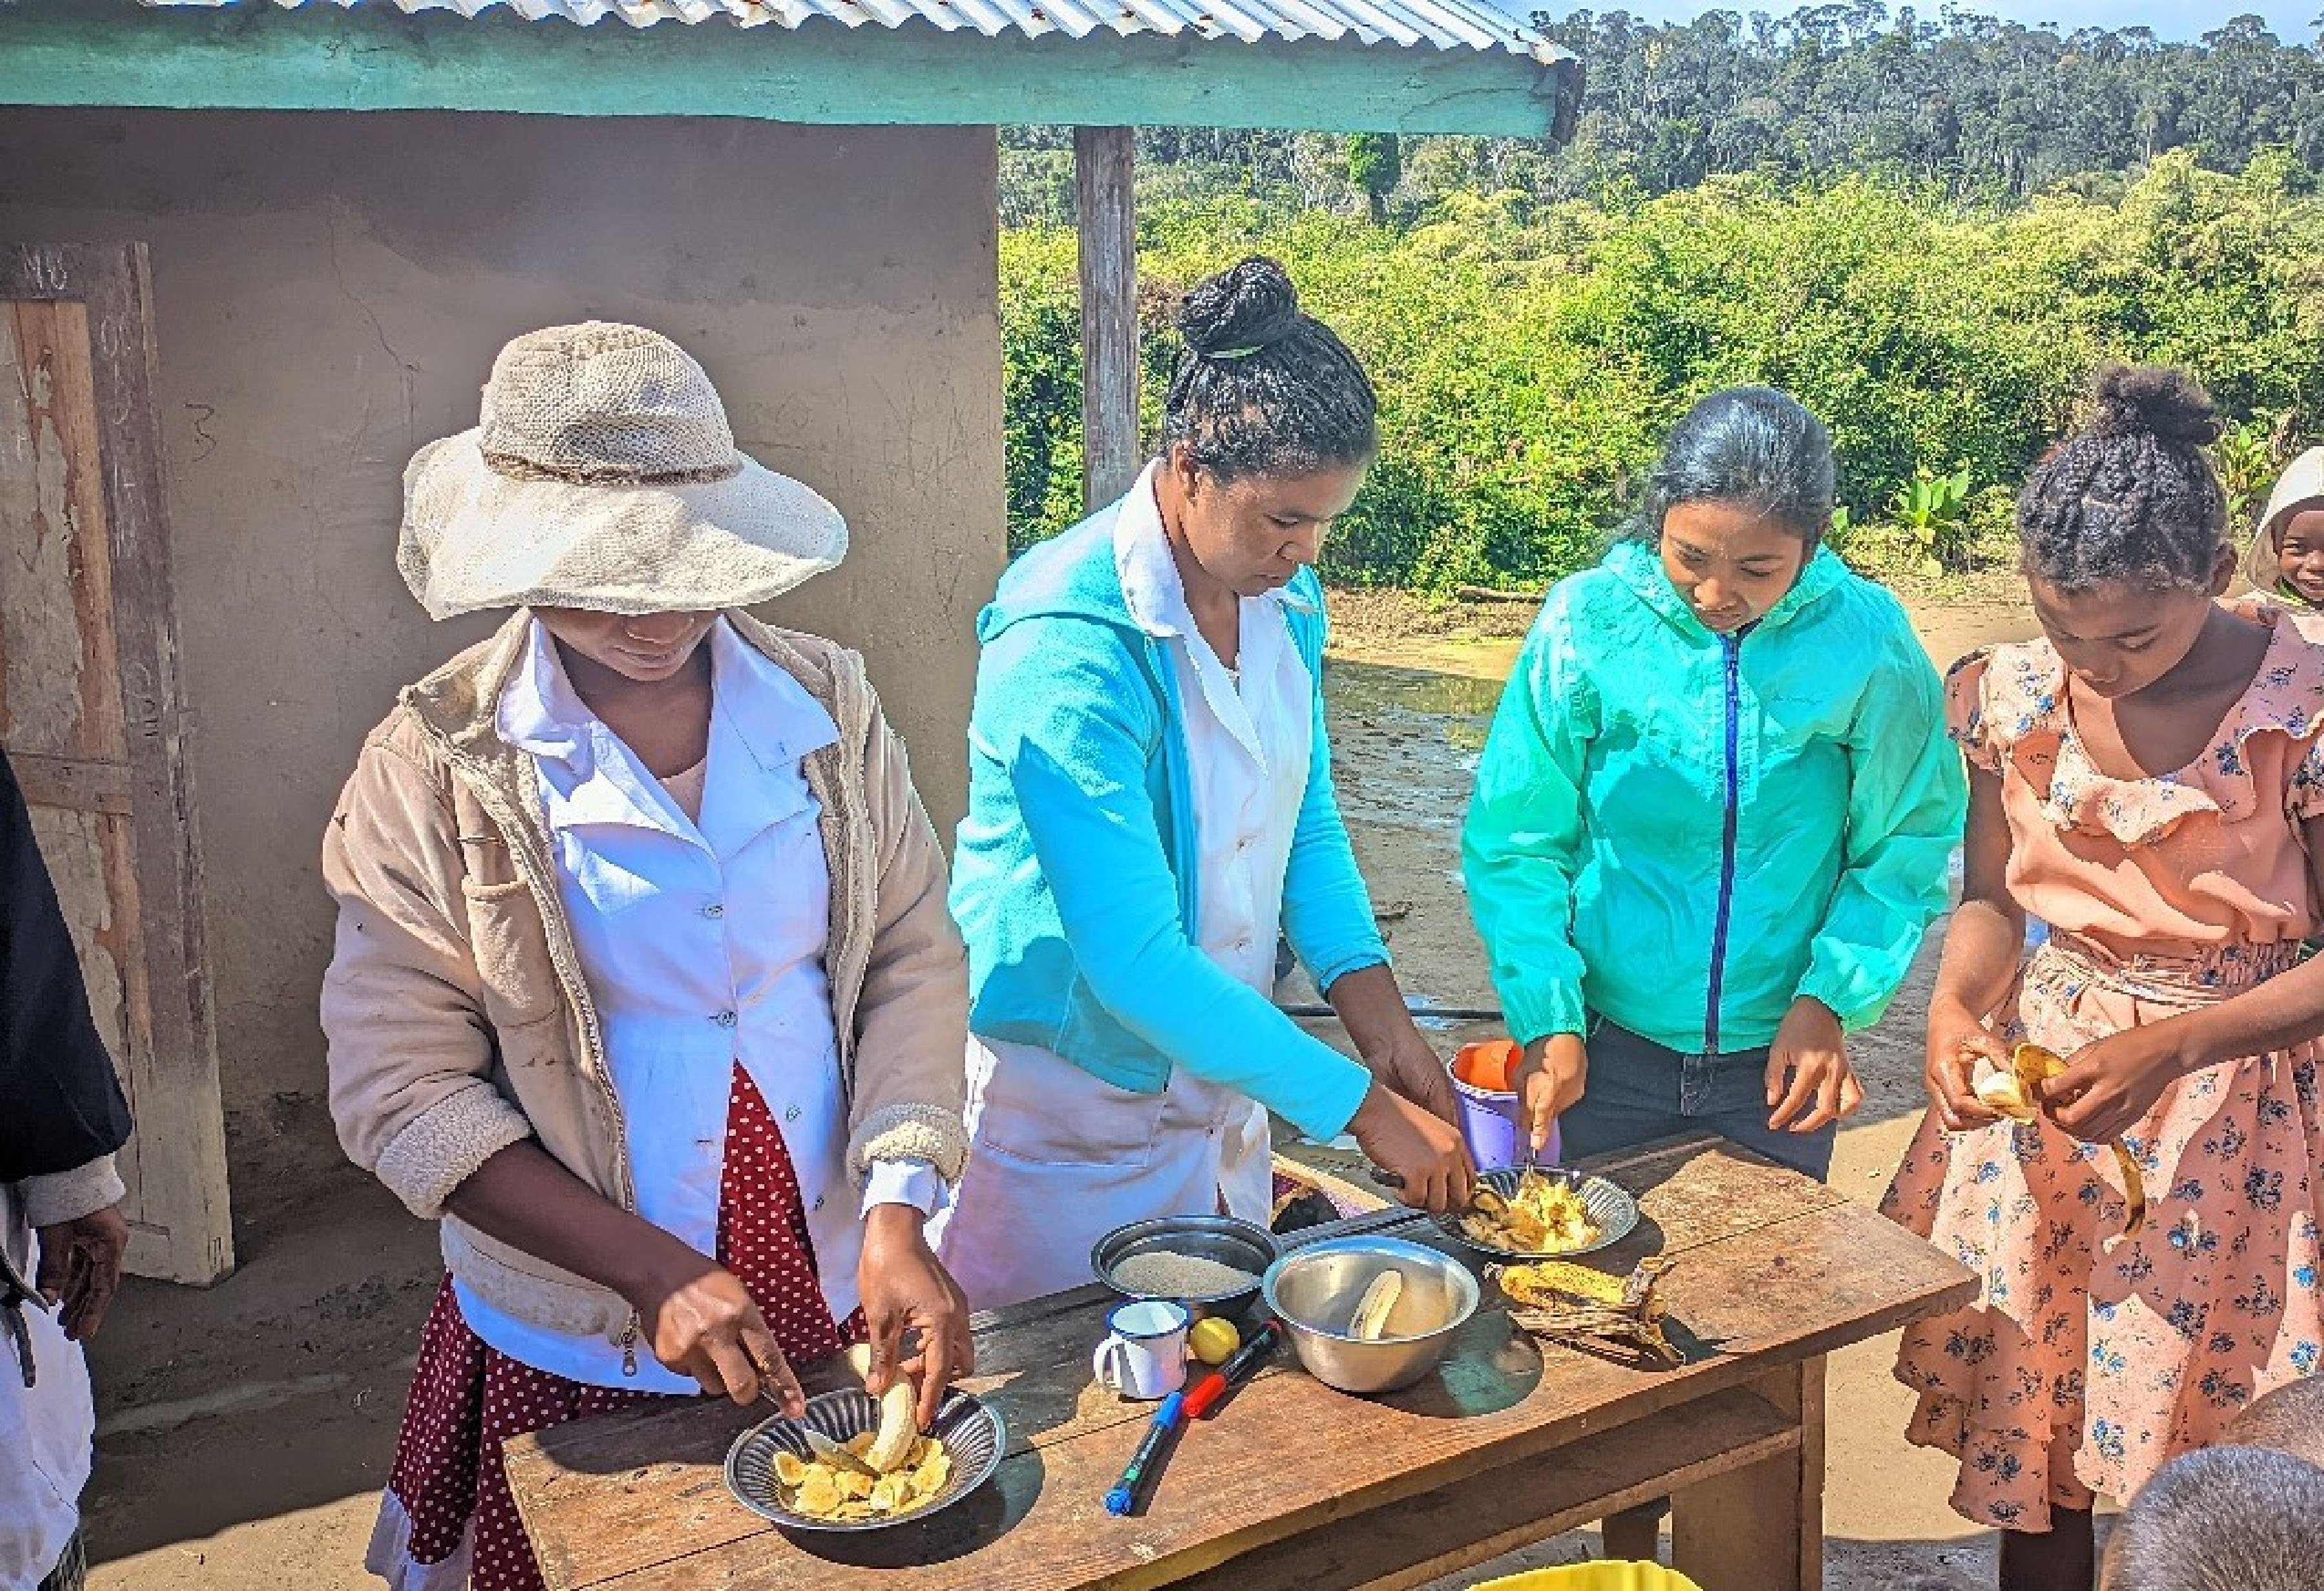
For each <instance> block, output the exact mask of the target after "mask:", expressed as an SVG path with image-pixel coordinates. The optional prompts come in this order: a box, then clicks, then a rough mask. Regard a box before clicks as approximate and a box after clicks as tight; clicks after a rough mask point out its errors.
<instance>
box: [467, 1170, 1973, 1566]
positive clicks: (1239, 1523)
mask: <svg viewBox="0 0 2324 1591" xmlns="http://www.w3.org/2000/svg"><path fill="white" fill-rule="evenodd" d="M1592 1169H1594V1170H1600V1171H1601V1172H1603V1173H1605V1174H1606V1175H1608V1176H1610V1177H1612V1178H1613V1179H1615V1180H1616V1181H1618V1182H1619V1183H1621V1184H1622V1185H1623V1186H1625V1187H1627V1188H1628V1189H1630V1190H1631V1191H1632V1192H1634V1193H1636V1194H1637V1196H1638V1202H1639V1205H1640V1207H1641V1209H1642V1211H1643V1215H1644V1218H1643V1220H1642V1221H1641V1223H1640V1226H1639V1228H1638V1230H1637V1232H1636V1233H1634V1234H1632V1235H1630V1236H1629V1237H1628V1238H1627V1239H1625V1240H1624V1241H1623V1242H1622V1243H1621V1244H1618V1245H1616V1246H1615V1247H1613V1248H1610V1249H1609V1250H1606V1251H1605V1252H1604V1253H1600V1254H1598V1255H1595V1256H1592V1259H1591V1263H1596V1264H1600V1265H1602V1266H1603V1267H1604V1268H1606V1269H1607V1270H1609V1271H1612V1272H1617V1273H1619V1272H1626V1271H1627V1270H1628V1268H1629V1267H1630V1266H1631V1264H1633V1263H1635V1262H1636V1261H1637V1260H1638V1259H1639V1258H1641V1257H1643V1256H1645V1255H1647V1254H1652V1253H1663V1254H1670V1255H1679V1256H1683V1262H1682V1263H1680V1264H1679V1265H1678V1267H1677V1268H1676V1269H1675V1270H1674V1271H1673V1272H1671V1273H1670V1274H1669V1276H1668V1277H1667V1278H1666V1279H1665V1281H1664V1282H1663V1285H1662V1291H1663V1296H1664V1297H1665V1299H1666V1300H1668V1303H1669V1307H1670V1313H1671V1318H1672V1322H1673V1323H1674V1326H1675V1327H1677V1328H1678V1329H1677V1330H1674V1333H1673V1335H1674V1338H1676V1339H1677V1340H1680V1341H1681V1342H1682V1343H1683V1344H1684V1345H1685V1346H1688V1348H1689V1350H1690V1360H1689V1363H1687V1364H1684V1365H1683V1366H1681V1367H1680V1368H1678V1369H1675V1370H1669V1371H1651V1370H1639V1369H1635V1368H1631V1367H1628V1366H1627V1365H1625V1364H1618V1363H1614V1362H1611V1361H1609V1360H1608V1359H1604V1358H1600V1357H1597V1356H1595V1355H1587V1354H1582V1353H1577V1352H1572V1351H1569V1350H1565V1349H1561V1348H1555V1347H1552V1348H1548V1349H1543V1348H1541V1347H1539V1346H1536V1345H1535V1343H1534V1341H1533V1340H1532V1339H1531V1338H1529V1337H1525V1336H1523V1335H1522V1334H1519V1333H1517V1332H1515V1331H1514V1330H1513V1329H1512V1327H1510V1325H1509V1322H1508V1317H1507V1316H1506V1314H1505V1313H1503V1311H1502V1310H1501V1309H1499V1308H1496V1307H1494V1305H1495V1302H1496V1296H1495V1294H1494V1293H1493V1291H1492V1290H1490V1289H1488V1290H1487V1295H1486V1298H1487V1301H1486V1305H1485V1307H1483V1308H1481V1309H1479V1311H1478V1312H1477V1314H1476V1316H1475V1317H1474V1318H1472V1319H1471V1321H1470V1322H1469V1324H1468V1326H1467V1327H1465V1328H1464V1329H1463V1332H1462V1337H1461V1338H1460V1339H1459V1341H1458V1342H1457V1343H1456V1345H1455V1346H1454V1348H1453V1351H1452V1354H1451V1355H1450V1356H1449V1357H1448V1359H1447V1360H1446V1363H1445V1364H1444V1366H1443V1370H1442V1372H1441V1373H1440V1374H1436V1375H1434V1376H1431V1377H1430V1378H1429V1379H1428V1380H1426V1381H1425V1382H1423V1383H1421V1384H1420V1385H1419V1386H1417V1387H1415V1388H1412V1389H1410V1390H1409V1391H1406V1392H1397V1393H1392V1394H1389V1395H1387V1396H1384V1397H1378V1398H1354V1397H1350V1396H1347V1395H1345V1394H1342V1393H1340V1392H1333V1391H1332V1390H1331V1389H1330V1388H1328V1387H1325V1386H1324V1385H1323V1384H1322V1383H1319V1382H1316V1381H1314V1380H1313V1379H1311V1378H1310V1377H1308V1376H1307V1375H1305V1374H1302V1373H1299V1372H1298V1371H1296V1368H1294V1367H1293V1361H1292V1358H1291V1355H1290V1354H1289V1352H1288V1350H1287V1349H1286V1351H1285V1352H1284V1353H1283V1354H1281V1355H1278V1356H1277V1362H1276V1364H1275V1365H1274V1366H1272V1367H1271V1368H1270V1369H1268V1371H1267V1372H1265V1373H1264V1374H1261V1375H1260V1376H1259V1378H1258V1379H1257V1380H1256V1381H1254V1382H1253V1383H1251V1384H1250V1386H1248V1387H1246V1388H1245V1389H1243V1391H1242V1392H1240V1394H1239V1395H1238V1396H1236V1397H1235V1398H1234V1399H1233V1400H1231V1401H1230V1402H1229V1403H1228V1404H1227V1405H1225V1406H1224V1407H1223V1408H1222V1410H1221V1411H1219V1412H1218V1413H1217V1414H1216V1415H1215V1416H1214V1417H1213V1419H1210V1420H1204V1421H1203V1422H1201V1423H1200V1424H1199V1425H1198V1426H1196V1427H1195V1428H1194V1429H1192V1430H1189V1431H1188V1432H1186V1433H1185V1437H1184V1438H1183V1439H1182V1440H1181V1441H1180V1443H1179V1444H1178V1447H1177V1449H1176V1453H1175V1454H1174V1456H1173V1457H1171V1459H1170V1461H1169V1466H1168V1467H1167V1470H1166V1471H1165V1472H1164V1474H1163V1475H1162V1477H1161V1480H1160V1482H1159V1483H1158V1484H1157V1485H1156V1486H1155V1487H1154V1490H1153V1494H1152V1496H1151V1499H1150V1501H1149V1502H1148V1505H1147V1507H1146V1510H1145V1512H1143V1513H1142V1514H1141V1515H1140V1516H1139V1517H1136V1518H1132V1519H1115V1518H1112V1517H1111V1516H1110V1515H1108V1514H1107V1513H1106V1512H1105V1509H1104V1504H1103V1502H1102V1499H1103V1497H1104V1494H1105V1492H1106V1490H1107V1488H1108V1487H1110V1486H1111V1485H1113V1483H1114V1481H1115V1480H1116V1479H1117V1478H1118V1477H1119V1476H1120V1473H1121V1466H1122V1465H1123V1464H1124V1463H1125V1462H1126V1461H1127V1460H1128V1459H1129V1457H1130V1452H1131V1450H1132V1449H1133V1448H1135V1447H1136V1446H1137V1444H1138V1441H1139V1437H1140V1436H1141V1435H1142V1434H1143V1431H1144V1427H1145V1425H1146V1422H1147V1420H1148V1416H1149V1414H1150V1412H1151V1407H1152V1406H1151V1405H1147V1404H1131V1403H1124V1402H1122V1401H1120V1400H1119V1399H1117V1398H1116V1397H1114V1396H1113V1395H1112V1394H1111V1393H1110V1392H1103V1391H1101V1390H1099V1389H1097V1388H1095V1387H1093V1385H1092V1384H1091V1381H1090V1374H1089V1356H1090V1352H1091V1350H1092V1348H1093V1347H1094V1346H1095V1345H1096V1342H1097V1339H1098V1338H1099V1337H1101V1336H1102V1335H1103V1331H1104V1327H1103V1324H1102V1318H1103V1314H1104V1311H1105V1309H1106V1308H1107V1307H1108V1306H1109V1305H1110V1304H1111V1302H1113V1301H1115V1300H1113V1297H1112V1295H1111V1294H1110V1293H1107V1292H1105V1291H1103V1290H1101V1289H1099V1288H1096V1287H1094V1286H1093V1287H1090V1288H1085V1289H1082V1290H1077V1291H1074V1292H1070V1293H1060V1294H1057V1295H1056V1296H1055V1297H1052V1298H1048V1299H1041V1300H1034V1301H1033V1302H1031V1303H1029V1304H1026V1305H1022V1306H1019V1308H1017V1309H1011V1310H1007V1311H1003V1312H1001V1313H1000V1314H998V1315H994V1316H991V1317H990V1318H986V1319H983V1320H981V1321H980V1323H979V1329H978V1333H977V1352H978V1368H979V1374H977V1375H976V1376H975V1377H974V1378H973V1379H972V1380H970V1381H968V1382H967V1383H964V1385H965V1386H966V1387H967V1388H968V1390H969V1391H971V1392H975V1393H976V1394H978V1395H979V1396H980V1397H983V1398H986V1399H988V1400H990V1401H992V1402H993V1403H994V1404H995V1405H996V1406H997V1407H998V1408H999V1409H1000V1411H1001V1415H1002V1417H1003V1419H1004V1420H1006V1421H1007V1424H1008V1429H1009V1437H1010V1445H1009V1451H1008V1457H1005V1458H1004V1459H1003V1460H1002V1462H1001V1467H1000V1470H999V1472H998V1473H997V1474H996V1475H994V1477H993V1479H992V1480H991V1482H990V1483H988V1484H987V1485H985V1486H984V1487H983V1488H982V1489H981V1491H979V1492H978V1493H977V1494H974V1495H973V1496H971V1497H968V1498H965V1499H964V1500H962V1501H961V1502H959V1503H955V1504H954V1505H953V1506H952V1507H950V1508H948V1509H946V1510H945V1511H944V1512H940V1513H937V1514H934V1515H931V1516H930V1517H929V1518H928V1519H927V1521H926V1522H921V1523H918V1524H910V1525H899V1526H897V1527H895V1528H893V1529H891V1530H889V1531H881V1532H877V1533H875V1534H871V1535H868V1536H854V1537H831V1538H827V1539H811V1538H808V1537H806V1536H785V1535H783V1534H782V1533H780V1532H779V1531H776V1530H775V1529H774V1528H773V1527H772V1526H771V1525H770V1524H768V1523H766V1522H764V1521H761V1519H759V1518H758V1517H757V1516H756V1515H754V1514H752V1513H750V1512H747V1511H745V1510H744V1509H742V1507H741V1506H740V1505H739V1504H737V1503H734V1502H733V1499H732V1498H730V1497H729V1496H728V1495H727V1492H726V1486H725V1481H724V1473H723V1467H722V1466H723V1465H724V1458H725V1453H726V1448H727V1447H728V1446H729V1445H730V1444H731V1443H732V1442H733V1438H735V1436H736V1435H737V1434H738V1433H740V1432H741V1431H742V1430H743V1429H747V1428H748V1427H750V1426H751V1425H752V1424H754V1423H756V1421H757V1420H759V1419H760V1418H761V1414H762V1413H763V1411H759V1412H753V1411H749V1410H741V1409H736V1408H735V1407H733V1405H732V1404H730V1403H725V1402H716V1403H714V1402H710V1401H686V1402H682V1403H679V1402H674V1403H672V1404H671V1405H669V1406H668V1407H666V1408H664V1407H653V1408H647V1409H642V1410H632V1411H625V1412H622V1413H619V1414H613V1415H608V1416H605V1417H604V1418H601V1419H597V1420H586V1421H579V1422H576V1423H575V1424H572V1425H567V1426H562V1427H559V1428H558V1429H553V1430H549V1431H544V1432H541V1433H539V1434H538V1435H536V1436H531V1437H525V1438H518V1439H517V1440H515V1441H512V1442H511V1443H510V1444H509V1445H508V1448H507V1469H508V1475H509V1480H510V1484H511V1485H512V1488H513V1490H514V1492H515V1494H516V1499H517V1503H518V1507H519V1509H520V1511H521V1513H522V1515H523V1517H524V1522H525V1528H526V1530H527V1531H529V1532H530V1535H531V1538H532V1541H533V1546H534V1549H535V1552H536V1553H537V1555H538V1556H539V1560H540V1565H541V1568H542V1572H543V1574H544V1576H545V1577H546V1578H547V1580H548V1583H549V1586H550V1587H551V1588H552V1591H648V1588H649V1587H650V1588H651V1591H808V1588H809V1587H814V1588H816V1591H846V1588H849V1587H856V1586H862V1587H870V1586H879V1587H881V1591H967V1588H969V1587H991V1586H1007V1587H1009V1588H1010V1591H1099V1588H1102V1591H1142V1588H1144V1587H1148V1586H1161V1585H1166V1584H1168V1583H1170V1582H1172V1581H1174V1580H1180V1579H1185V1578H1186V1577H1190V1576H1193V1575H1196V1574H1199V1573H1200V1572H1202V1571H1203V1570H1204V1569H1207V1568H1213V1567H1214V1566H1216V1565H1218V1564H1221V1563H1222V1562H1225V1561H1226V1560H1228V1559H1231V1558H1234V1557H1236V1556H1237V1555H1239V1554H1241V1553H1245V1552H1249V1551H1251V1550H1253V1549H1258V1548H1260V1547H1263V1546H1266V1545H1267V1544H1268V1543H1270V1542H1276V1541H1282V1540H1286V1539H1288V1538H1291V1537H1295V1536H1297V1535H1299V1534H1301V1533H1302V1532H1305V1531H1311V1530H1314V1529H1315V1528H1316V1527H1318V1526H1319V1525H1322V1524H1324V1523H1327V1522H1331V1521H1333V1520H1335V1519H1342V1518H1345V1517H1347V1516H1348V1515H1351V1514H1354V1513H1358V1512H1362V1511H1365V1510H1369V1509H1372V1508H1377V1507H1379V1506H1381V1505H1383V1504H1385V1503H1392V1502H1397V1501H1398V1500H1400V1499H1404V1498H1408V1497H1413V1496H1416V1495H1418V1494H1424V1493H1428V1492H1434V1491H1440V1490H1442V1489H1443V1488H1446V1487H1448V1486H1451V1485H1454V1484H1455V1483H1457V1482H1458V1481H1459V1480H1461V1479H1462V1478H1463V1477H1465V1476H1468V1475H1475V1474H1478V1473H1479V1472H1480V1471H1483V1470H1486V1469H1488V1468H1492V1467H1496V1466H1502V1465H1505V1464H1508V1463H1510V1462H1511V1461H1513V1460H1521V1459H1526V1458H1529V1457H1534V1456H1536V1455H1539V1454H1543V1453H1547V1452H1551V1451H1553V1450H1554V1449H1556V1448H1559V1447H1561V1446H1563V1445H1564V1444H1566V1443H1569V1442H1572V1441H1573V1440H1575V1439H1576V1438H1583V1437H1587V1436H1590V1435H1591V1434H1593V1433H1598V1432H1602V1431H1604V1430H1606V1429H1608V1428H1609V1427H1612V1426H1615V1425H1619V1424H1623V1423H1626V1422H1628V1421H1632V1420H1641V1419H1644V1418H1646V1417H1648V1416H1652V1415H1655V1414H1656V1413H1658V1412H1660V1411H1665V1410H1669V1409H1673V1408H1674V1407H1676V1406H1679V1405H1682V1404H1689V1403H1692V1402H1695V1401H1703V1400H1711V1399H1716V1398H1720V1397H1721V1396H1723V1395H1726V1394H1729V1392H1730V1390H1731V1389H1737V1388H1739V1387H1741V1386H1742V1385H1743V1383H1746V1382H1748V1381H1750V1380H1752V1379H1753V1378H1754V1377H1755V1376H1757V1375H1759V1374H1763V1373H1765V1372H1766V1371H1767V1370H1769V1369H1771V1368H1773V1367H1775V1366H1780V1365H1784V1364H1798V1363H1800V1362H1802V1361H1804V1360H1807V1359H1810V1358H1812V1357H1814V1356H1817V1355H1823V1354H1826V1353H1829V1352H1831V1350H1832V1349H1835V1348H1838V1347H1841V1346H1846V1345H1847V1344H1849V1343H1853V1342H1858V1341H1860V1340H1862V1339H1864V1338H1866V1337H1873V1336H1877V1335H1878V1334H1879V1333H1881V1332H1883V1331H1886V1330H1890V1329H1892V1328H1894V1327H1897V1326H1899V1325H1902V1324H1904V1322H1906V1321H1909V1320H1914V1319H1916V1318H1922V1317H1923V1316H1927V1315H1932V1314H1935V1313H1939V1312H1941V1311H1942V1310H1945V1309H1953V1308H1957V1307H1959V1306H1960V1305H1962V1304H1964V1303H1967V1302H1969V1300H1972V1299H1973V1298H1974V1297H1975V1296H1976V1290H1977V1284H1976V1281H1975V1279H1974V1278H1973V1277H1971V1276H1970V1275H1969V1272H1966V1271H1964V1270H1962V1269H1961V1268H1960V1266H1959V1265H1957V1264H1955V1263H1953V1261H1952V1260H1951V1259H1950V1258H1949V1257H1947V1256H1946V1255H1945V1254H1943V1253H1940V1252H1939V1251H1937V1250H1936V1249H1934V1248H1932V1247H1931V1246H1930V1245H1928V1244H1924V1243H1923V1242H1921V1241H1920V1240H1919V1239H1918V1238H1915V1237H1914V1236H1912V1235H1910V1234H1908V1233H1906V1232H1904V1231H1903V1230H1901V1229H1900V1228H1898V1227H1896V1226H1893V1225H1891V1224H1890V1223H1889V1222H1887V1221H1886V1220H1884V1219H1882V1218H1881V1216H1879V1215H1878V1214H1877V1212H1875V1211H1872V1210H1870V1209H1867V1208H1865V1207H1862V1206H1860V1205H1855V1204H1851V1203H1849V1201H1848V1200H1847V1199H1845V1198H1842V1197H1841V1196H1840V1195H1839V1194H1837V1193H1834V1192H1833V1191H1832V1190H1831V1189H1829V1188H1827V1187H1824V1186H1822V1185H1821V1184H1819V1183H1816V1182H1813V1181H1811V1180H1809V1179H1806V1178H1804V1177H1801V1176H1799V1175H1797V1174H1795V1173H1794V1172H1791V1171H1787V1170H1783V1169H1781V1168H1779V1167H1776V1166H1774V1165H1771V1164H1769V1163H1768V1162H1766V1161H1761V1160H1757V1159H1756V1158H1754V1157H1752V1156H1750V1155H1748V1153H1747V1152H1743V1151H1740V1150H1738V1149H1737V1148H1735V1147H1734V1146H1733V1145H1731V1144H1728V1143H1725V1142H1719V1141H1712V1140H1707V1139H1706V1140H1688V1141H1685V1142H1674V1143H1669V1144H1664V1145H1656V1146H1652V1147H1649V1148H1647V1149H1646V1150H1642V1151H1639V1152H1633V1153H1630V1154H1627V1155H1623V1156H1618V1157H1614V1158H1610V1159H1609V1160H1607V1161H1603V1162H1600V1163H1599V1164H1597V1165H1595V1166H1594V1167H1593V1168H1592ZM1392 1218H1395V1217H1392ZM1401 1220H1402V1221H1403V1224H1402V1225H1400V1226H1396V1227H1395V1228H1394V1230H1395V1231H1396V1232H1397V1235H1399V1236H1405V1237H1411V1238H1414V1239H1416V1240H1418V1241H1423V1242H1431V1241H1434V1242H1436V1243H1437V1244H1438V1245H1439V1246H1450V1245H1449V1244H1445V1242H1444V1240H1443V1239H1441V1237H1439V1236H1438V1235H1437V1234H1436V1232H1435V1228H1434V1225H1433V1224H1431V1223H1429V1222H1427V1221H1426V1220H1425V1217H1401ZM1366 1224H1377V1218H1373V1219H1372V1221H1370V1222H1368V1223H1366ZM1456 1252H1457V1251H1456ZM830 1374H831V1373H830V1372H828V1371H826V1372H825V1380H827V1378H828V1376H829V1375H830ZM808 1379H809V1388H808V1390H809V1391H810V1392H812V1391H814V1390H816V1378H808ZM831 1384H835V1383H831Z"/></svg>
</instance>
